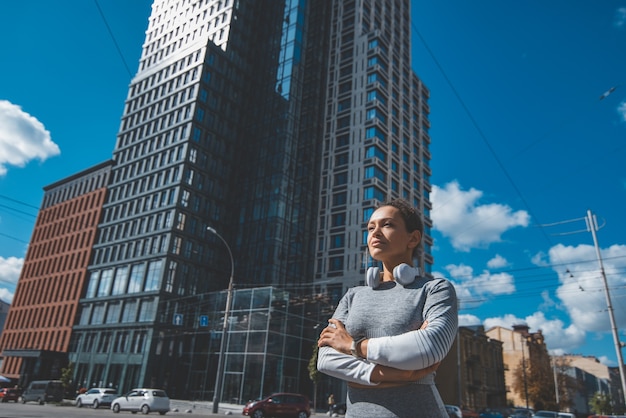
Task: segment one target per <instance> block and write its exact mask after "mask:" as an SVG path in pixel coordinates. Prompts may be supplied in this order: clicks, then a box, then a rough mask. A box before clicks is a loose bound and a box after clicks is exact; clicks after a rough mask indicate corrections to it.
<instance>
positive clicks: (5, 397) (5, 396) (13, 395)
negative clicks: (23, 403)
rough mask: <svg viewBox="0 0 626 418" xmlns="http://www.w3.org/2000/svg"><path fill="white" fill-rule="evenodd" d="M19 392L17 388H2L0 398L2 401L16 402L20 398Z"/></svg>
mask: <svg viewBox="0 0 626 418" xmlns="http://www.w3.org/2000/svg"><path fill="white" fill-rule="evenodd" d="M20 395H21V392H20V390H19V389H13V388H2V389H0V400H1V401H2V402H9V401H13V402H17V401H18V400H19V399H20Z"/></svg>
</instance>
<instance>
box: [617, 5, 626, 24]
mask: <svg viewBox="0 0 626 418" xmlns="http://www.w3.org/2000/svg"><path fill="white" fill-rule="evenodd" d="M624 25H626V7H620V8H619V9H617V10H616V11H615V26H617V27H618V28H621V27H624Z"/></svg>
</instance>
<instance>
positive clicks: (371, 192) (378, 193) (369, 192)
mask: <svg viewBox="0 0 626 418" xmlns="http://www.w3.org/2000/svg"><path fill="white" fill-rule="evenodd" d="M363 199H365V200H369V199H377V200H381V201H382V200H385V193H384V192H383V191H382V190H380V189H379V188H378V187H376V186H370V187H366V188H365V189H364V190H363Z"/></svg>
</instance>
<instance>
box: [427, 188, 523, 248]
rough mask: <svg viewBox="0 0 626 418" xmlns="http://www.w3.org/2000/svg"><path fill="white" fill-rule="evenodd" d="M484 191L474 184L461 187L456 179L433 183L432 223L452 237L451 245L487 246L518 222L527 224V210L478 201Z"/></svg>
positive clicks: (519, 224)
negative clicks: (464, 187) (477, 188)
mask: <svg viewBox="0 0 626 418" xmlns="http://www.w3.org/2000/svg"><path fill="white" fill-rule="evenodd" d="M482 196H483V192H481V191H480V190H476V189H474V188H472V189H470V190H468V191H464V190H461V188H460V186H459V183H458V182H456V181H454V182H450V183H448V184H446V185H445V186H444V188H440V187H438V186H433V192H432V193H431V200H432V203H433V210H432V213H431V214H432V219H433V226H434V228H435V229H436V230H438V231H439V232H441V233H442V234H443V235H444V236H446V237H448V238H450V242H451V243H452V246H453V247H454V248H455V249H457V250H460V251H469V250H470V249H472V248H486V247H487V246H489V244H491V243H493V242H500V241H501V240H502V239H501V236H502V234H503V233H505V232H506V231H508V230H509V229H511V228H515V227H518V226H522V227H526V226H528V223H529V220H530V216H529V215H528V213H527V212H526V211H523V210H519V211H516V212H513V210H512V209H511V208H510V207H509V206H506V205H502V204H498V203H490V204H478V201H479V199H480V198H481V197H482Z"/></svg>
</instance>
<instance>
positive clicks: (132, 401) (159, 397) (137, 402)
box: [111, 388, 170, 415]
mask: <svg viewBox="0 0 626 418" xmlns="http://www.w3.org/2000/svg"><path fill="white" fill-rule="evenodd" d="M111 410H112V411H113V412H115V413H118V412H120V411H130V412H132V413H136V412H141V413H142V414H149V413H150V412H158V413H159V414H161V415H165V414H166V413H167V412H168V411H169V410H170V398H169V397H168V396H167V393H165V391H164V390H161V389H148V388H137V389H133V390H131V391H130V392H128V393H127V394H125V395H123V396H120V397H117V398H115V399H113V401H112V402H111Z"/></svg>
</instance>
